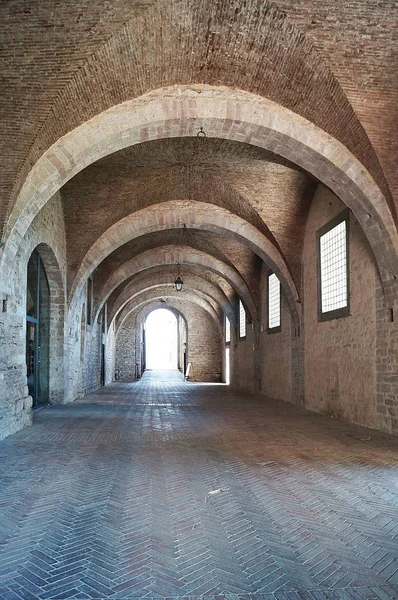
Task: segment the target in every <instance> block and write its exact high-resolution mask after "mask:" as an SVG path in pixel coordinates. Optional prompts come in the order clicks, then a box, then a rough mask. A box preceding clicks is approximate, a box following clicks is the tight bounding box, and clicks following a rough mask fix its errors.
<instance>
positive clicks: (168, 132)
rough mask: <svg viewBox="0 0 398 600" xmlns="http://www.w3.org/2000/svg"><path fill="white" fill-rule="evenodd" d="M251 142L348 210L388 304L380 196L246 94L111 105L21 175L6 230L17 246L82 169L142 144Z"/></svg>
mask: <svg viewBox="0 0 398 600" xmlns="http://www.w3.org/2000/svg"><path fill="white" fill-rule="evenodd" d="M199 125H201V126H203V127H204V129H205V131H206V134H207V135H208V136H210V137H220V138H227V139H231V140H235V141H243V142H246V143H249V144H252V145H256V146H259V147H262V148H265V149H267V150H270V151H272V152H275V153H276V154H279V155H280V156H283V157H284V158H286V159H287V160H289V161H290V162H292V163H295V164H297V165H299V166H300V167H301V168H303V169H305V170H306V171H307V172H308V173H310V174H312V175H313V176H314V177H315V178H316V179H318V180H319V181H321V182H322V183H323V184H324V185H326V186H327V187H329V188H330V189H331V190H333V192H334V193H335V194H336V195H337V196H338V197H339V198H340V199H341V200H342V201H343V202H344V203H345V204H346V205H347V206H348V207H349V208H350V209H351V210H352V212H353V213H354V214H355V216H356V218H357V220H358V221H359V223H360V224H361V227H362V229H363V230H364V232H365V235H366V236H367V238H368V241H369V243H370V245H371V247H372V249H373V252H374V255H375V257H376V261H377V264H378V267H379V271H380V275H381V278H382V282H383V287H384V292H385V295H386V299H387V301H388V303H389V304H393V303H394V301H395V298H396V296H398V294H397V287H398V282H397V277H398V261H397V255H398V238H397V229H396V226H395V223H394V218H393V215H392V213H391V210H390V208H389V206H388V203H387V201H386V198H385V196H384V195H383V194H382V192H381V190H380V188H379V187H378V186H377V184H376V183H375V181H374V180H373V178H372V177H371V175H370V174H369V172H368V171H367V170H366V169H365V167H364V166H363V164H361V163H360V162H359V160H358V159H357V158H356V157H355V156H354V155H353V154H352V153H351V152H350V151H349V150H348V149H347V148H346V147H345V146H344V145H343V144H341V143H340V142H339V141H337V140H336V139H335V138H333V137H332V136H331V135H329V134H327V133H326V132H325V131H323V130H321V129H320V128H319V127H317V126H315V125H314V124H312V123H310V122H309V121H307V120H306V119H304V118H303V117H301V116H299V115H297V114H295V113H293V112H292V111H291V110H288V109H286V108H283V107H282V106H280V105H278V104H276V103H275V102H272V101H270V100H266V99H265V98H262V97H259V96H255V95H254V94H251V93H248V92H241V91H236V90H231V89H228V88H215V87H210V86H205V85H192V86H173V87H171V88H166V89H161V90H157V91H154V92H150V93H148V94H146V95H144V96H141V97H140V98H136V99H134V100H131V101H128V102H124V103H123V104H119V105H117V106H114V107H112V108H110V109H108V110H106V111H104V112H103V113H101V114H99V115H97V116H96V117H94V118H92V119H90V120H89V121H86V122H85V123H84V124H83V125H81V126H80V127H77V128H76V129H74V130H72V131H70V132H69V133H68V134H67V135H65V136H63V138H60V140H58V142H56V143H55V144H54V145H53V146H51V148H50V149H49V150H48V151H47V152H45V153H44V154H43V156H42V157H41V158H40V159H39V160H38V161H37V163H36V164H35V166H34V167H33V169H32V170H31V171H30V173H29V175H28V176H27V178H26V180H25V183H24V185H23V187H22V189H21V192H20V194H19V196H18V199H17V201H16V203H15V206H14V209H13V211H12V213H11V215H10V218H9V221H8V225H7V228H6V239H7V243H10V245H11V248H12V247H15V246H14V244H15V241H16V244H18V239H19V238H20V236H23V235H24V232H25V231H26V229H27V227H28V226H29V224H30V222H31V221H32V220H33V218H34V216H35V215H36V214H37V213H38V212H39V210H40V209H41V208H42V207H43V206H44V204H45V203H46V202H47V201H48V200H49V199H50V198H51V196H53V195H54V193H55V192H56V191H58V190H59V189H60V187H62V185H63V184H64V183H66V182H67V181H68V180H69V179H70V178H71V177H73V176H74V175H76V173H78V172H79V171H81V170H82V169H83V168H84V167H86V166H87V165H89V164H91V163H93V162H95V161H96V160H98V159H100V158H103V157H104V156H107V155H108V154H111V153H113V152H116V151H117V150H121V149H123V148H126V147H128V146H131V145H133V144H137V143H140V142H142V141H147V140H152V139H160V138H164V137H185V136H194V135H196V134H197V131H198V129H199Z"/></svg>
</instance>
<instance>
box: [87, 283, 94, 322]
mask: <svg viewBox="0 0 398 600" xmlns="http://www.w3.org/2000/svg"><path fill="white" fill-rule="evenodd" d="M92 314H93V280H92V279H91V277H89V278H88V282H87V325H91V319H92Z"/></svg>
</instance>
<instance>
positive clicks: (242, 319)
mask: <svg viewBox="0 0 398 600" xmlns="http://www.w3.org/2000/svg"><path fill="white" fill-rule="evenodd" d="M239 337H240V338H244V337H246V310H245V307H244V306H243V303H242V300H239Z"/></svg>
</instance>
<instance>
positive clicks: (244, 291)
mask: <svg viewBox="0 0 398 600" xmlns="http://www.w3.org/2000/svg"><path fill="white" fill-rule="evenodd" d="M177 263H180V264H181V265H184V264H187V265H194V266H195V267H197V268H200V269H202V270H203V269H206V270H210V271H213V272H215V273H218V274H221V275H222V276H223V277H224V279H226V281H228V283H229V284H230V285H231V286H232V287H233V288H234V289H235V290H236V292H237V293H238V294H239V296H240V297H241V298H242V300H243V301H244V303H245V305H246V307H247V309H248V311H249V313H250V315H251V316H252V318H253V319H255V318H257V307H256V305H255V302H254V300H253V298H252V295H251V293H250V290H249V288H248V286H247V284H246V282H245V281H244V279H243V277H242V276H241V275H240V273H239V271H237V270H236V269H234V268H233V267H231V266H230V265H228V264H226V263H225V262H222V261H221V260H218V259H216V258H214V257H213V256H211V255H210V254H206V253H204V252H201V251H199V250H193V249H192V248H190V247H180V246H163V247H161V248H153V249H152V250H147V251H146V252H142V253H141V254H139V255H138V256H135V257H134V258H132V259H131V260H129V261H127V262H125V263H124V264H123V265H121V266H120V267H119V268H118V269H116V270H115V271H114V272H113V273H112V275H111V277H110V278H109V279H108V281H107V282H106V283H105V285H104V286H103V288H102V290H101V291H100V293H99V297H100V298H101V302H100V304H99V306H98V307H97V309H96V317H97V316H98V314H99V313H100V311H101V309H102V306H103V305H104V303H105V302H106V300H107V298H108V297H109V296H110V294H111V293H112V292H113V291H114V290H115V289H116V288H117V287H118V286H119V285H120V284H121V283H122V282H123V281H124V280H126V279H127V278H129V277H131V276H132V275H134V274H135V273H139V272H141V271H143V270H147V269H152V268H154V267H157V266H159V265H165V264H166V265H176V264H177Z"/></svg>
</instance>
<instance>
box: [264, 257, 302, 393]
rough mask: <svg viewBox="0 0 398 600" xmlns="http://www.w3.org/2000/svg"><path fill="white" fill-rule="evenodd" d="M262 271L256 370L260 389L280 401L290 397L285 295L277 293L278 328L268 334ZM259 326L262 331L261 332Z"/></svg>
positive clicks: (289, 329)
mask: <svg viewBox="0 0 398 600" xmlns="http://www.w3.org/2000/svg"><path fill="white" fill-rule="evenodd" d="M268 270H269V269H268V268H267V267H264V268H263V273H262V285H261V288H262V290H263V293H262V303H261V324H260V373H261V391H262V393H263V394H265V395H266V396H269V397H271V398H278V399H280V400H287V401H290V400H292V401H293V402H297V399H296V398H292V389H291V387H292V382H291V335H292V332H291V329H292V326H291V315H290V310H289V307H288V304H287V301H286V297H285V295H284V294H283V292H282V293H281V331H279V332H276V333H268V332H267V327H268V298H267V273H268ZM261 329H262V331H261Z"/></svg>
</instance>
